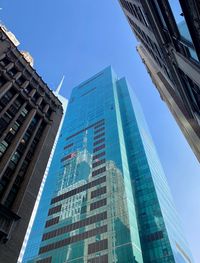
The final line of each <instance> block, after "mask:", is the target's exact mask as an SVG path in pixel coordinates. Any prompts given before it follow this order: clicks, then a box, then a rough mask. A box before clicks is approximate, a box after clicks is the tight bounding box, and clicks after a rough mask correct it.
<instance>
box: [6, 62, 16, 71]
mask: <svg viewBox="0 0 200 263" xmlns="http://www.w3.org/2000/svg"><path fill="white" fill-rule="evenodd" d="M14 65H15V64H14V63H13V62H10V63H9V64H8V65H7V66H6V71H9V70H10V69H11V68H13V67H14Z"/></svg>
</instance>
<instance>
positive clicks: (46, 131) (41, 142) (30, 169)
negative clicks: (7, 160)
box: [12, 124, 54, 214]
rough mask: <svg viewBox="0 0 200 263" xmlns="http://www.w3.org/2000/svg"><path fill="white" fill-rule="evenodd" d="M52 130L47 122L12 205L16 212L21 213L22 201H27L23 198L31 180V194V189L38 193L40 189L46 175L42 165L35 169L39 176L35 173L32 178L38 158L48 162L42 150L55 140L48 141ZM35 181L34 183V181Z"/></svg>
mask: <svg viewBox="0 0 200 263" xmlns="http://www.w3.org/2000/svg"><path fill="white" fill-rule="evenodd" d="M50 132H52V126H51V125H50V124H46V127H45V129H44V131H43V134H42V136H41V138H40V140H39V142H38V145H37V147H36V150H35V152H34V155H33V159H32V161H31V163H30V165H29V167H28V170H27V173H26V176H25V177H24V180H23V182H22V185H21V186H20V189H19V192H18V194H17V197H16V199H15V201H14V204H13V206H12V211H13V212H14V213H16V214H18V213H19V210H20V207H21V205H22V203H23V202H25V201H24V200H23V198H24V195H25V194H27V188H29V187H30V185H29V184H30V182H31V185H32V187H31V190H30V191H28V192H29V194H31V193H30V192H31V191H33V192H35V191H36V192H37V193H38V191H39V187H38V186H40V184H41V181H42V178H43V176H44V172H45V170H43V169H42V170H40V169H41V167H40V166H39V167H38V170H37V171H35V173H36V174H37V176H36V175H35V176H34V177H33V178H32V176H33V174H34V172H33V171H34V170H35V165H36V160H37V162H40V165H41V166H42V165H43V164H44V163H45V162H46V161H45V159H46V156H44V157H42V156H41V151H44V148H48V147H49V144H50V145H51V143H52V141H54V140H52V141H51V142H49V141H48V139H49V136H50ZM41 158H44V160H41ZM44 161H45V162H44ZM46 164H47V163H45V166H46ZM41 171H42V173H41ZM37 179H39V180H37ZM33 181H34V183H33ZM36 185H38V186H37V187H36ZM36 196H37V194H36ZM36 196H33V198H34V199H35V200H36ZM22 200H23V201H22ZM34 202H35V201H34Z"/></svg>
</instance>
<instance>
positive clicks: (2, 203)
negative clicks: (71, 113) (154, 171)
mask: <svg viewBox="0 0 200 263" xmlns="http://www.w3.org/2000/svg"><path fill="white" fill-rule="evenodd" d="M8 33H9V32H6V31H5V29H4V28H3V27H0V262H3V263H7V262H8V263H12V262H13V263H15V262H17V258H18V256H19V252H20V249H21V246H22V243H23V239H24V236H25V233H26V230H27V227H28V223H29V219H30V217H31V214H32V210H33V207H34V204H35V201H36V197H37V194H38V191H39V188H40V184H41V181H42V178H43V175H44V171H45V168H46V165H47V162H48V159H49V156H50V153H51V149H52V146H53V143H54V139H55V136H56V134H57V130H58V127H59V124H60V121H61V118H62V114H63V110H62V104H61V102H60V101H59V100H58V99H57V97H56V96H55V95H54V94H53V93H52V92H51V91H50V89H49V88H48V86H47V85H46V84H45V83H44V81H43V80H42V79H41V77H40V76H39V75H38V74H37V73H36V71H35V70H34V69H33V68H32V67H31V65H30V64H29V62H28V61H27V60H26V59H25V58H24V54H23V53H21V52H20V51H19V50H18V48H17V46H16V45H15V42H14V40H13V39H14V35H11V37H10V35H9V34H8Z"/></svg>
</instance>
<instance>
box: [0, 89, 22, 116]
mask: <svg viewBox="0 0 200 263" xmlns="http://www.w3.org/2000/svg"><path fill="white" fill-rule="evenodd" d="M18 96H19V94H18V93H17V94H15V96H14V97H13V98H12V99H11V100H10V101H9V102H8V104H7V105H6V106H5V107H4V108H3V109H2V111H1V112H0V118H1V117H2V116H3V114H4V113H5V112H6V111H7V110H8V109H9V108H10V106H11V105H12V104H13V102H14V101H15V100H16V98H17V97H18Z"/></svg>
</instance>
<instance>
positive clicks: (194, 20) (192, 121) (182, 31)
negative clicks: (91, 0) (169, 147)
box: [119, 0, 200, 161]
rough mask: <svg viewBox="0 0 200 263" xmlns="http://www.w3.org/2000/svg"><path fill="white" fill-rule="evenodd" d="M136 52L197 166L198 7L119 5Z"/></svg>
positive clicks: (183, 2) (152, 1)
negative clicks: (132, 36) (135, 39)
mask: <svg viewBox="0 0 200 263" xmlns="http://www.w3.org/2000/svg"><path fill="white" fill-rule="evenodd" d="M119 2H120V4H121V6H122V8H123V10H124V13H125V15H126V17H127V19H128V21H129V24H130V26H131V29H132V30H133V32H134V34H135V35H136V37H137V39H138V40H139V42H140V44H139V46H138V47H137V50H138V52H139V54H140V56H141V58H142V60H143V62H144V64H145V65H146V67H147V70H148V72H149V74H150V76H151V78H152V81H153V82H154V84H155V85H156V87H157V89H158V91H159V93H160V95H161V98H162V99H163V100H164V101H165V102H166V103H167V105H168V107H169V109H170V111H171V112H172V114H173V115H174V117H175V119H176V121H177V123H178V125H179V126H180V128H181V130H182V132H183V133H184V135H185V137H186V139H187V140H188V142H189V144H190V146H191V148H192V149H193V151H194V153H195V155H196V157H197V158H198V160H199V161H200V63H199V60H200V44H199V43H200V30H199V28H200V15H199V12H200V11H199V10H200V4H199V1H197V0H191V1H189V0H180V1H178V0H169V1H167V0H161V1H156V0H143V1H136V0H120V1H119Z"/></svg>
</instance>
